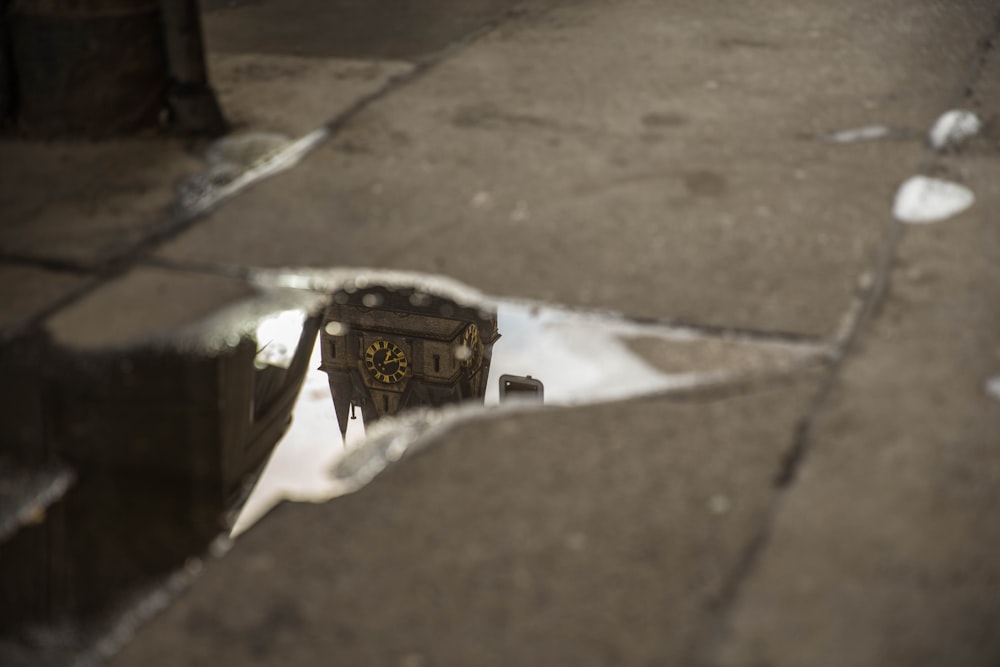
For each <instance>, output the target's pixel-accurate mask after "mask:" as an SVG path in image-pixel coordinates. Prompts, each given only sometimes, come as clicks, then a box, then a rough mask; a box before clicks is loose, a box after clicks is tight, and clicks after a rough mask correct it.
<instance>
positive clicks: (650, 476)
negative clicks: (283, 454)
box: [111, 374, 817, 666]
mask: <svg viewBox="0 0 1000 667" xmlns="http://www.w3.org/2000/svg"><path fill="white" fill-rule="evenodd" d="M816 378H817V376H816V375H815V374H805V375H803V376H800V377H799V378H797V379H794V380H791V381H789V382H788V383H787V384H783V385H779V386H771V387H769V388H766V389H761V390H760V391H758V392H753V393H750V394H749V395H743V396H728V397H726V396H722V397H715V398H714V399H713V400H705V401H697V400H695V401H687V402H676V401H672V400H669V399H664V398H649V399H644V400H639V401H631V402H628V403H616V404H605V405H602V406H597V407H590V408H586V409H565V410H559V411H556V410H545V411H535V412H531V413H525V414H523V415H520V416H517V417H508V418H505V419H489V420H479V421H476V422H471V423H466V424H464V425H462V426H460V427H457V428H456V429H455V430H454V431H453V432H451V433H449V434H448V435H446V436H445V437H444V438H443V440H442V441H441V442H439V443H438V444H436V445H434V446H433V447H432V448H431V449H429V450H425V451H423V452H421V453H419V454H417V455H416V456H414V457H413V458H412V459H410V460H407V461H404V462H403V463H402V464H400V465H399V466H398V467H396V468H394V469H392V470H390V471H389V472H388V473H386V474H384V475H383V476H382V477H379V478H377V479H376V480H375V481H374V482H373V483H372V484H370V485H369V486H368V487H366V488H364V489H363V490H361V491H359V492H357V493H355V494H353V495H350V496H345V497H342V498H339V499H335V500H333V501H331V502H329V503H327V504H324V505H316V506H310V505H284V506H281V507H279V508H278V510H277V511H275V512H274V513H272V514H271V515H269V516H267V517H265V519H264V520H263V521H262V523H260V524H258V525H257V526H255V527H253V528H252V529H251V530H250V531H249V532H248V533H246V534H244V535H243V536H241V537H240V538H239V540H238V541H237V543H236V546H235V548H234V549H233V550H232V551H231V552H230V553H229V555H227V556H226V557H225V558H224V559H223V560H221V561H218V562H214V563H211V564H209V565H208V566H207V567H206V569H205V572H204V574H203V576H202V577H201V578H200V580H199V582H198V584H197V585H196V586H195V587H193V588H192V589H190V590H189V591H187V592H186V593H185V594H184V595H183V596H182V597H181V598H180V599H179V600H178V601H177V602H176V604H175V605H173V606H172V607H171V608H170V609H168V610H167V611H166V612H165V613H164V615H163V616H161V617H160V618H158V619H157V621H156V622H155V623H154V624H152V625H150V626H148V627H146V628H144V629H142V630H141V631H140V632H139V634H138V635H137V637H136V639H135V640H134V641H133V642H132V643H131V644H130V645H128V646H127V647H126V648H125V649H124V651H123V652H122V653H121V654H120V655H119V656H118V657H117V658H116V659H114V660H113V661H112V662H111V664H112V665H120V666H124V665H166V664H179V663H183V664H186V665H209V664H219V663H220V662H222V663H240V664H246V665H270V664H282V665H314V664H317V663H323V664H345V665H346V664H397V665H398V664H406V665H409V664H421V665H442V664H476V665H511V664H519V663H523V662H524V661H525V660H527V661H528V662H531V663H537V664H552V665H557V664H567V665H568V664H573V665H598V664H619V665H621V664H682V663H683V660H682V658H683V657H684V656H685V652H686V650H687V649H688V643H689V641H690V640H691V638H692V636H693V634H694V632H695V630H696V629H697V628H698V627H699V624H700V623H701V622H702V621H703V620H704V619H705V617H706V615H707V614H708V613H709V611H708V607H709V605H710V603H711V601H712V599H713V596H715V595H717V594H718V593H719V591H720V588H721V587H722V586H723V585H724V582H725V580H726V576H727V574H728V572H729V571H730V569H731V568H732V567H733V564H734V561H735V560H736V559H738V558H739V554H740V553H741V551H742V549H743V548H744V546H745V544H746V542H747V540H749V539H750V538H751V536H752V534H753V531H754V526H755V525H756V524H757V523H758V521H759V520H760V517H761V515H762V513H763V511H764V508H765V507H766V505H767V503H768V501H769V498H770V496H771V493H772V486H771V481H772V479H773V476H774V473H775V470H776V467H777V466H778V464H779V461H780V459H781V456H782V454H783V452H784V450H785V448H786V447H787V446H788V445H789V443H790V440H791V437H792V431H793V430H794V429H793V427H794V423H795V421H796V419H797V417H798V415H799V414H800V412H801V411H802V410H803V408H804V405H805V403H806V402H807V400H808V399H807V397H808V395H809V393H810V392H811V391H812V390H813V389H814V388H815V386H816V385H815V381H816Z"/></svg>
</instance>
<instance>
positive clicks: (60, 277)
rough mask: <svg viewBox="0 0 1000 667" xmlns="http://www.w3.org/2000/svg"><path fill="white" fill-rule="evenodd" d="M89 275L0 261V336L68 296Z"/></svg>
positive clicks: (84, 284)
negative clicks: (1, 286)
mask: <svg viewBox="0 0 1000 667" xmlns="http://www.w3.org/2000/svg"><path fill="white" fill-rule="evenodd" d="M92 280H93V278H91V277H89V276H86V275H81V274H76V273H67V272H65V271H50V270H47V269H43V268H39V267H36V266H26V265H20V264H4V263H0V285H3V288H2V289H0V337H5V336H6V335H8V334H10V333H11V332H12V331H13V330H15V329H18V328H20V327H23V326H24V325H26V324H27V323H28V322H30V321H31V320H33V319H34V318H36V317H38V316H40V315H42V314H44V313H45V312H46V311H47V310H48V309H49V308H51V307H53V306H55V305H57V304H58V303H60V302H61V301H62V300H64V299H66V298H69V297H70V296H72V295H73V294H75V293H76V292H77V291H78V290H80V289H82V288H84V287H85V286H86V285H87V284H89V283H90V282H91V281H92Z"/></svg>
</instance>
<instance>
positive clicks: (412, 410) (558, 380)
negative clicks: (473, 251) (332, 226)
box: [234, 279, 828, 534]
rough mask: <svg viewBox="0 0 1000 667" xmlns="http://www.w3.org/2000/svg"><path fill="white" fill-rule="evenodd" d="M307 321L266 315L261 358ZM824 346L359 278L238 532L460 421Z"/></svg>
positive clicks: (369, 472) (769, 362)
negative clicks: (287, 501)
mask: <svg viewBox="0 0 1000 667" xmlns="http://www.w3.org/2000/svg"><path fill="white" fill-rule="evenodd" d="M282 318H283V319H284V321H285V324H286V325H287V328H286V329H285V331H284V332H283V335H282V331H280V327H278V326H276V325H277V324H278V322H279V321H280V320H281V319H282ZM302 321H303V314H302V313H299V314H298V316H295V315H294V314H293V313H292V314H289V313H286V314H285V315H282V317H281V318H273V319H270V320H265V321H264V322H263V323H262V327H261V329H260V332H259V335H258V345H259V346H260V348H261V353H260V354H259V355H258V360H259V361H260V360H261V359H263V357H264V356H266V355H267V353H268V350H269V349H271V350H274V351H275V352H276V353H277V356H274V357H273V362H272V363H282V360H281V354H280V353H281V351H282V350H289V349H293V347H294V346H293V345H291V344H292V343H294V341H296V340H298V336H299V333H300V323H301V322H302ZM266 329H270V331H269V332H268V331H265V330H266ZM282 338H284V339H285V342H282ZM827 353H828V347H827V346H825V345H822V344H819V343H816V342H812V341H793V340H784V339H779V338H777V337H775V338H769V337H767V336H765V335H752V334H737V333H726V332H721V331H706V330H700V329H696V328H691V327H679V326H670V325H666V324H662V323H641V322H636V321H632V320H629V319H627V318H625V317H623V316H621V315H619V314H616V313H611V312H584V311H577V310H571V309H567V308H560V307H556V306H550V305H543V304H537V303H530V302H524V301H514V300H503V299H500V300H490V299H487V298H483V297H481V296H480V297H479V298H476V299H471V300H470V299H463V298H462V295H458V294H453V295H451V296H448V295H446V294H443V293H442V292H441V291H437V292H435V291H432V290H424V289H421V288H418V287H413V286H395V287H386V286H382V285H378V284H375V283H374V282H369V281H368V280H367V279H360V280H357V281H354V282H352V283H348V285H347V286H345V287H344V288H343V289H338V290H336V291H334V292H333V293H332V294H331V295H330V303H329V304H328V305H327V307H326V309H325V312H324V313H323V319H322V323H321V325H320V328H319V335H318V339H317V341H316V344H315V347H314V348H313V352H312V359H311V361H310V363H309V368H310V369H311V370H310V371H309V372H308V373H307V375H306V378H305V381H304V386H303V390H302V392H301V394H300V396H299V399H298V402H297V403H296V405H295V408H294V421H293V424H292V426H291V428H290V429H289V431H288V433H287V434H286V435H285V437H284V439H283V440H282V441H281V443H280V444H279V445H278V446H277V448H276V449H275V451H274V454H273V455H272V457H271V459H270V461H269V463H268V465H267V467H266V468H265V470H264V472H263V474H262V475H261V477H260V479H259V480H258V482H257V484H256V487H255V489H254V491H253V493H252V494H251V495H250V497H249V499H248V500H247V503H246V505H245V506H244V508H243V511H242V513H241V515H240V517H239V519H238V520H237V523H236V525H235V527H234V534H238V533H240V532H242V531H244V530H246V529H247V528H248V527H249V526H250V525H252V523H253V522H254V521H256V520H257V519H258V518H259V517H260V516H262V515H263V514H264V513H266V511H267V510H268V509H270V508H271V507H272V506H273V505H275V504H276V503H278V502H280V501H281V500H282V499H290V500H297V501H322V500H327V499H329V498H331V497H334V496H336V495H339V494H342V493H344V492H347V491H350V490H353V489H356V488H358V487H359V486H361V485H363V484H365V483H366V482H367V481H369V480H370V479H371V478H372V477H373V476H374V475H376V474H378V473H379V472H380V471H381V470H383V469H384V468H385V467H386V466H388V465H390V464H392V463H394V462H395V461H397V460H399V459H400V458H402V457H403V456H404V455H405V454H407V453H409V452H411V451H413V450H416V449H419V447H421V446H422V445H424V444H426V443H427V442H428V441H429V440H431V439H433V438H434V437H435V436H436V435H438V434H440V433H441V432H442V430H443V429H446V428H448V427H449V426H450V425H452V424H454V423H457V422H458V421H461V420H464V419H469V418H478V417H482V416H486V415H488V414H491V413H494V412H495V411H497V410H507V411H511V410H524V409H531V408H532V407H537V406H539V405H547V406H572V405H584V404H588V403H597V402H607V401H616V400H623V399H626V398H630V397H634V396H639V395H644V394H657V393H663V392H672V391H690V390H698V389H704V388H708V387H715V386H719V385H726V384H730V383H734V382H739V381H745V380H747V379H750V378H755V377H759V376H762V375H764V376H767V375H775V374H781V373H787V372H789V371H792V370H795V369H798V368H801V367H802V366H803V365H805V364H810V363H816V362H818V361H819V360H821V359H822V358H824V356H825V355H826V354H827ZM366 436H367V437H366Z"/></svg>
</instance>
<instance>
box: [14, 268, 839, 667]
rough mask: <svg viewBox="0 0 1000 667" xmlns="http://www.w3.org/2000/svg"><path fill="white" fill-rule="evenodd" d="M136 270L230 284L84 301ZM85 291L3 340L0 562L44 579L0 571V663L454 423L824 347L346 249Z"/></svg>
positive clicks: (708, 383)
mask: <svg viewBox="0 0 1000 667" xmlns="http://www.w3.org/2000/svg"><path fill="white" fill-rule="evenodd" d="M143 281H150V282H149V283H146V282H143ZM136 284H140V285H147V284H154V285H160V286H161V287H162V286H163V285H167V284H169V285H173V287H171V288H170V289H178V290H182V289H185V290H186V289H187V288H182V287H181V285H193V286H195V287H197V289H204V288H205V285H208V284H210V285H212V286H213V289H218V290H220V292H222V291H224V293H225V294H227V295H230V296H229V297H227V299H228V300H227V301H225V302H224V303H228V304H229V305H228V306H225V307H222V308H221V309H220V308H218V307H215V306H213V308H215V309H214V310H211V311H209V312H211V314H209V315H207V316H204V317H202V318H200V319H199V320H198V321H195V322H187V323H183V322H178V321H174V320H171V319H169V318H164V319H157V318H158V317H159V314H157V315H153V316H150V315H149V314H148V313H147V314H145V315H143V316H142V317H132V316H131V315H130V312H131V311H130V309H127V308H125V309H120V314H121V317H120V318H105V319H103V320H101V321H95V318H94V316H93V313H94V310H93V308H97V309H98V310H100V311H101V312H107V311H106V307H107V304H108V303H116V304H117V303H124V302H126V301H125V300H126V299H127V298H128V295H130V294H133V292H132V291H130V290H132V289H133V288H134V287H135V285H136ZM223 287H225V290H223ZM164 289H166V288H164ZM183 293H184V294H190V292H188V291H184V292H183ZM92 299H93V301H89V300H88V299H86V298H85V299H82V300H81V301H80V302H78V303H76V304H74V305H71V306H68V307H67V308H65V309H63V310H61V311H60V312H59V313H58V314H57V315H55V316H53V317H52V318H51V319H49V320H47V321H46V322H45V323H44V325H40V328H39V329H37V330H32V331H30V332H26V333H25V334H24V335H23V336H21V337H19V338H17V339H13V340H10V341H7V342H6V344H5V345H4V346H0V364H2V365H3V367H4V369H5V374H4V381H5V382H6V384H5V385H4V386H3V387H0V389H2V390H3V391H4V394H3V395H4V396H5V401H6V402H7V403H8V404H9V407H10V410H9V411H8V412H9V413H10V414H11V415H17V416H18V430H16V431H15V430H13V429H12V430H11V432H12V433H14V432H16V433H18V434H19V435H18V437H19V438H21V440H19V441H17V442H13V443H12V446H11V447H8V454H9V456H10V459H11V460H10V461H4V460H0V556H3V557H4V558H5V561H4V562H5V568H6V572H7V573H8V574H9V577H8V579H7V580H8V581H16V580H19V579H23V580H25V581H35V579H31V577H35V576H38V577H41V578H42V579H44V580H46V581H52V582H55V583H56V584H58V585H53V586H34V585H26V586H21V587H8V588H5V589H4V595H3V596H0V626H3V627H11V628H18V632H19V633H20V634H19V635H18V637H19V639H18V640H17V641H16V642H6V641H5V640H4V639H3V637H0V663H3V664H8V663H11V662H12V659H10V656H11V655H20V654H21V653H19V652H25V651H26V652H27V654H29V655H30V656H35V657H37V656H38V655H43V654H44V655H48V656H50V657H52V659H53V660H56V657H57V656H66V655H76V654H79V653H80V652H81V651H82V652H87V651H91V652H96V653H95V655H109V654H111V653H113V652H114V650H115V647H116V646H119V645H120V644H121V642H123V641H125V640H126V639H127V637H128V635H129V634H130V632H131V631H132V628H134V627H135V626H136V625H137V624H139V623H141V622H143V620H144V619H146V618H148V617H149V616H150V615H152V614H154V613H156V611H157V610H158V609H161V608H162V607H163V606H164V605H165V604H167V603H168V602H169V600H170V598H171V597H172V596H173V595H175V594H176V592H177V591H178V590H180V589H181V588H182V587H183V586H184V585H186V583H185V582H187V581H189V580H190V579H191V578H192V577H193V576H194V574H195V573H196V572H197V569H198V567H199V562H200V561H199V559H200V558H203V557H205V556H206V555H207V554H217V553H221V552H222V551H224V550H225V549H227V548H228V547H229V541H228V539H227V538H225V537H222V538H220V535H223V536H224V535H227V534H229V533H231V532H232V531H233V529H235V532H237V533H238V532H239V531H242V530H245V529H246V528H247V527H249V526H250V525H251V524H252V523H253V522H254V521H255V520H257V519H258V518H259V517H260V516H262V515H263V514H264V513H266V512H267V510H268V509H269V508H270V507H272V506H273V505H274V504H276V503H278V502H280V501H281V500H283V499H292V500H298V501H320V500H325V499H328V498H331V497H333V496H335V495H338V494H342V493H347V492H350V491H353V490H356V489H357V488H359V487H361V486H363V485H364V484H365V483H367V482H368V481H369V480H371V479H372V478H373V477H374V476H375V475H377V474H379V473H380V472H382V471H383V470H385V469H386V468H387V467H388V466H391V465H395V464H397V462H399V461H401V460H402V459H404V458H405V457H406V456H407V455H409V454H411V453H413V452H416V451H418V450H420V449H421V448H422V447H426V446H428V445H430V444H432V443H433V442H434V441H435V440H436V438H438V436H440V435H441V434H442V433H443V432H445V431H447V430H448V429H450V428H451V427H452V426H454V425H455V424H458V423H461V422H463V421H466V420H470V419H488V418H492V417H494V416H499V415H503V414H508V415H509V414H516V413H517V412H518V411H524V410H537V409H549V406H574V405H576V406H578V405H585V404H588V403H595V402H606V401H618V400H623V399H627V398H630V397H635V396H640V395H648V394H657V393H664V392H702V391H716V390H718V389H719V388H727V387H732V386H734V385H736V386H742V385H743V383H748V382H755V381H758V380H767V379H770V378H775V377H781V376H783V375H785V374H789V373H794V372H796V371H798V370H800V369H803V368H805V367H808V366H811V365H814V364H821V363H823V362H824V360H825V359H827V358H828V356H829V355H830V354H831V353H832V350H833V349H834V344H833V343H828V342H826V341H819V340H812V339H796V338H794V337H789V336H782V335H771V334H766V333H757V332H733V331H724V330H718V329H709V328H698V327H683V326H673V325H670V324H666V323H662V322H640V321H635V320H630V319H628V318H627V317H624V316H622V315H620V314H617V313H613V312H585V311H579V310H572V309H568V308H563V307H559V306H553V305H549V304H541V303H537V302H530V301H523V300H521V301H519V300H511V299H496V298H491V297H488V296H485V295H483V294H480V293H478V292H476V291H474V290H472V289H470V288H468V287H466V286H464V285H461V284H458V283H455V282H453V281H449V280H447V279H445V278H442V277H439V276H425V275H414V274H402V273H392V272H367V273H363V272H359V271H358V270H353V269H350V270H349V269H343V270H296V271H288V270H285V271H248V272H244V271H241V272H239V273H238V275H237V274H233V273H219V272H211V273H210V274H209V275H207V276H206V275H204V274H201V273H192V272H186V271H176V270H173V269H171V270H167V269H163V268H162V267H143V268H142V269H138V270H137V271H136V274H135V275H134V276H132V280H131V281H129V280H128V279H122V280H120V281H111V282H110V283H109V284H108V285H107V286H106V287H105V288H104V289H103V290H102V291H101V292H100V293H97V294H95V295H94V296H93V297H92ZM22 422H23V423H22ZM289 424H290V426H289ZM52 461H57V462H59V465H58V466H55V467H53V465H51V462H52ZM49 535H59V537H60V539H59V540H58V542H52V541H51V540H49V539H47V536H49ZM95 536H98V537H97V538H95ZM67 573H68V574H67ZM42 579H39V580H42ZM36 654H37V655H36ZM31 660H34V658H30V659H29V662H28V664H35V663H37V662H38V661H37V660H35V661H34V662H31ZM14 664H16V663H14Z"/></svg>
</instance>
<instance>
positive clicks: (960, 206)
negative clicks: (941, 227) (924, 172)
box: [892, 176, 976, 224]
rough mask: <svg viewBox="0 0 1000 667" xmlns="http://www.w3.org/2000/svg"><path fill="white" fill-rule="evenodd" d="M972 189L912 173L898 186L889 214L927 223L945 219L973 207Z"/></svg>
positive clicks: (914, 221)
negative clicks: (912, 174)
mask: <svg viewBox="0 0 1000 667" xmlns="http://www.w3.org/2000/svg"><path fill="white" fill-rule="evenodd" d="M975 199H976V197H975V195H973V194H972V190H970V189H969V188H967V187H965V186H964V185H959V184H958V183H951V182H949V181H944V180H941V179H938V178H931V177H929V176H912V177H910V178H909V179H908V180H907V181H906V182H905V183H903V184H902V185H901V186H899V190H898V191H897V192H896V201H895V202H894V204H893V207H892V214H893V215H894V216H895V217H896V219H897V220H899V221H900V222H907V223H911V224H926V223H931V222H938V221H940V220H946V219H947V218H950V217H952V216H953V215H957V214H959V213H961V212H962V211H964V210H965V209H967V208H969V207H970V206H972V203H973V202H974V201H975Z"/></svg>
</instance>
